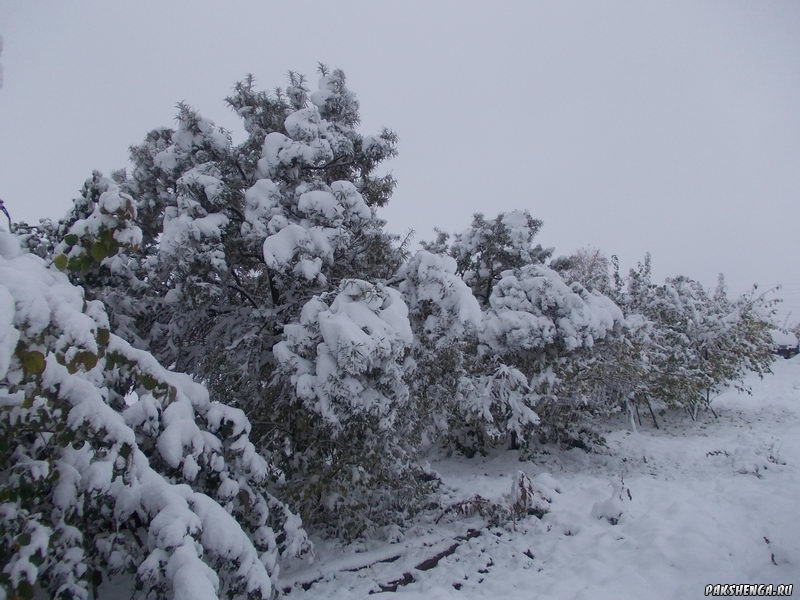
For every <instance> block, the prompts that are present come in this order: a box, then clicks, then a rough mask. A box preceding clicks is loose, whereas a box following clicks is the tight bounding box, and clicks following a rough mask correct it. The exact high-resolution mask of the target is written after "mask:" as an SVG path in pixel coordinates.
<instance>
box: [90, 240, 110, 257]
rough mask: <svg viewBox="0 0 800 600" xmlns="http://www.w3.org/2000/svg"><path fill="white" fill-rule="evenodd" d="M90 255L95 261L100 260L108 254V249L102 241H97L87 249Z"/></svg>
mask: <svg viewBox="0 0 800 600" xmlns="http://www.w3.org/2000/svg"><path fill="white" fill-rule="evenodd" d="M89 252H90V253H91V255H92V258H93V259H95V260H96V261H97V262H100V261H102V260H103V259H104V258H105V257H106V256H108V250H107V249H106V245H105V244H103V242H100V241H97V242H95V243H94V244H92V249H91V250H90V251H89Z"/></svg>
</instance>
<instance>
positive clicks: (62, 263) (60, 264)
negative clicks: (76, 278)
mask: <svg viewBox="0 0 800 600" xmlns="http://www.w3.org/2000/svg"><path fill="white" fill-rule="evenodd" d="M67 262H68V259H67V257H66V256H65V255H64V254H59V255H58V256H56V257H55V258H54V259H53V264H54V265H55V266H56V269H58V270H59V271H63V270H64V269H66V268H67Z"/></svg>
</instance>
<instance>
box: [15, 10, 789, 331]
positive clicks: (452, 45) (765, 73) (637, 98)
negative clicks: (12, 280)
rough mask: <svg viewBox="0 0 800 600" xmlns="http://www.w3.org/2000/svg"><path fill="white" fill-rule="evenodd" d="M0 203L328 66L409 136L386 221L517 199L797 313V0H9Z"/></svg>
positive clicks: (585, 234)
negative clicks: (754, 288) (238, 96)
mask: <svg viewBox="0 0 800 600" xmlns="http://www.w3.org/2000/svg"><path fill="white" fill-rule="evenodd" d="M0 34H2V36H3V38H4V48H3V54H2V55H0V64H2V67H3V74H4V77H3V87H2V88H0V197H2V198H3V199H4V200H5V201H6V204H7V206H8V207H9V209H10V210H11V211H12V215H13V216H14V217H15V219H18V220H21V219H24V220H29V221H32V220H35V219H37V218H38V217H40V216H50V217H58V216H61V215H62V214H63V213H64V212H65V211H66V209H67V208H68V203H69V201H70V199H71V198H72V197H74V195H75V194H76V192H77V190H78V189H79V188H80V185H81V183H82V181H83V180H84V179H85V178H86V177H87V176H89V174H90V173H91V170H92V169H100V170H103V171H106V172H108V171H109V170H111V169H113V168H118V167H120V166H124V165H125V164H126V161H127V147H128V145H130V144H132V143H137V142H139V141H140V140H141V139H142V138H143V137H144V134H145V133H146V132H147V131H148V130H149V129H151V128H153V127H156V126H158V125H170V124H172V123H173V116H174V105H175V103H176V102H177V101H178V100H186V101H187V102H189V103H190V104H192V105H194V106H195V107H196V108H197V109H199V110H200V112H201V113H202V114H203V115H204V116H206V117H208V118H211V119H212V120H214V121H216V122H217V123H218V124H220V125H223V126H225V127H227V128H229V129H232V130H233V131H234V135H235V136H236V135H237V132H239V131H240V130H241V128H240V125H239V124H238V122H237V120H236V118H235V116H234V115H233V114H232V113H231V112H230V111H228V110H227V108H226V107H225V105H224V103H223V98H224V97H225V96H226V95H227V94H228V93H229V91H230V90H231V88H232V85H233V83H234V82H235V81H237V80H238V79H240V78H241V77H242V76H243V75H244V74H245V73H248V72H252V73H253V74H255V76H256V79H257V81H258V82H259V83H260V84H262V85H263V86H265V87H269V88H271V87H274V86H275V85H279V84H284V83H285V80H286V77H285V73H286V71H287V70H288V69H294V70H298V71H301V72H305V73H307V74H308V75H310V76H312V80H313V81H314V82H315V81H316V75H315V73H314V68H315V65H316V62H317V61H318V60H322V61H324V62H326V63H328V64H330V65H332V66H337V67H341V68H342V69H344V70H345V72H346V73H347V75H348V80H349V83H350V86H351V88H352V89H353V90H355V92H356V93H357V94H358V96H359V99H360V101H361V106H362V120H363V128H362V129H363V130H364V131H367V132H372V131H377V130H378V129H379V128H380V127H382V126H384V125H385V126H389V127H391V128H392V129H394V130H395V131H397V132H398V134H399V136H400V156H399V157H398V158H397V159H396V160H395V161H393V164H392V165H391V170H392V171H393V172H394V174H395V176H396V177H397V179H398V180H399V186H398V188H397V192H396V194H395V197H394V199H393V202H392V203H391V205H390V206H389V207H388V208H387V209H385V210H384V211H383V216H384V218H386V219H387V220H388V222H389V227H390V229H392V230H395V231H398V232H402V231H404V230H406V229H408V228H414V229H415V230H416V231H417V232H418V233H417V239H420V238H422V239H427V238H429V237H430V236H431V231H432V228H433V226H439V227H442V228H444V229H447V230H450V231H458V230H461V229H463V228H464V227H466V225H467V224H468V223H469V221H470V218H471V214H472V213H473V212H477V211H482V212H484V213H486V214H488V215H492V214H495V213H496V212H498V211H501V210H509V209H514V208H526V209H528V210H530V211H531V212H532V213H533V214H534V215H535V216H537V217H539V218H541V219H543V220H544V222H545V225H544V229H543V231H542V235H541V242H542V243H543V244H545V245H551V246H555V247H556V250H557V254H562V253H568V252H571V251H573V250H575V249H577V248H579V247H581V246H586V245H590V246H595V247H598V248H600V249H602V250H604V251H605V252H607V253H609V254H611V253H616V254H618V255H619V256H620V258H621V260H622V262H623V265H629V264H633V263H635V261H636V260H639V259H640V258H641V257H642V256H643V255H644V253H645V252H646V251H650V252H652V254H653V260H654V267H655V272H656V275H658V276H659V277H663V276H667V275H671V274H677V273H682V274H686V275H689V276H691V277H695V278H697V279H699V280H701V281H703V282H704V283H706V284H708V285H711V284H713V282H714V281H715V279H716V273H718V272H719V271H723V272H725V273H726V275H727V276H728V280H729V283H730V284H731V288H732V289H734V290H735V291H741V290H743V289H745V288H746V286H747V285H748V284H750V283H752V282H758V283H760V284H761V285H762V286H771V285H774V284H777V283H782V284H784V290H783V292H782V294H783V296H784V297H785V299H786V303H785V305H784V308H783V311H782V312H784V313H786V312H787V311H789V310H791V311H792V313H793V314H792V319H791V320H794V321H797V320H800V261H798V254H800V252H798V241H799V240H800V2H796V1H791V0H789V1H785V2H777V1H768V0H763V1H758V2H754V1H745V2H736V1H725V2H699V1H691V2H674V1H671V2H648V1H642V0H636V1H630V2H620V1H617V2H593V1H588V0H587V1H584V2H569V1H566V2H563V1H559V2H556V1H552V2H538V1H536V2H534V1H520V2H510V1H509V2H481V3H478V2H465V1H462V2H439V1H432V2H421V1H419V2H414V1H409V2H402V3H401V2H374V1H366V0H365V1H363V2H297V1H295V2H283V3H267V2H238V1H232V2H224V3H223V2H211V1H208V2H197V1H194V2H172V1H170V2H167V1H164V2H160V1H158V2H156V1H139V2H125V3H122V2H111V1H107V0H106V1H97V2H83V1H80V2H78V1H75V2H46V1H39V0H35V1H34V0H3V1H2V2H1V3H0Z"/></svg>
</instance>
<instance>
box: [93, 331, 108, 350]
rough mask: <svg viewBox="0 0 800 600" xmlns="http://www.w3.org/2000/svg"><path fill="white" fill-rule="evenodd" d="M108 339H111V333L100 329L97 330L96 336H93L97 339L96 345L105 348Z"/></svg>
mask: <svg viewBox="0 0 800 600" xmlns="http://www.w3.org/2000/svg"><path fill="white" fill-rule="evenodd" d="M110 337H111V332H110V331H109V330H108V329H103V328H100V329H98V330H97V335H96V336H95V339H97V343H98V344H100V345H101V346H107V345H108V341H109V339H110Z"/></svg>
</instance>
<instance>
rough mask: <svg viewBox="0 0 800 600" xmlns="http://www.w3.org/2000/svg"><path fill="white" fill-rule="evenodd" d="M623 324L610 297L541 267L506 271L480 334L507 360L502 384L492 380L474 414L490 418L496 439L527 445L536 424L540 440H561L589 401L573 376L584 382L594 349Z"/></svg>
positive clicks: (488, 352) (485, 347)
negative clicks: (509, 435)
mask: <svg viewBox="0 0 800 600" xmlns="http://www.w3.org/2000/svg"><path fill="white" fill-rule="evenodd" d="M622 319H623V316H622V312H621V311H620V309H619V308H618V307H617V306H616V305H615V304H614V303H613V302H612V301H611V300H610V299H609V298H608V297H606V296H604V295H602V294H600V293H598V292H589V291H587V290H586V289H585V288H583V287H582V286H580V285H579V284H573V285H572V286H568V285H567V284H566V283H565V282H564V281H563V280H562V279H561V277H560V276H559V275H558V273H557V272H555V271H554V270H552V269H550V268H548V267H545V266H543V265H528V266H525V267H523V268H521V269H517V270H514V271H506V272H504V273H503V274H502V278H501V279H500V281H499V282H498V283H497V284H496V285H495V286H494V290H493V292H492V295H491V297H490V309H489V311H487V314H486V317H485V320H484V325H483V330H482V332H481V342H482V348H481V350H482V353H483V354H484V355H485V356H486V357H487V359H488V360H491V361H498V360H499V361H502V365H503V366H502V368H501V369H500V370H499V375H500V376H502V379H500V380H499V381H498V375H491V376H490V377H489V379H488V382H487V383H486V384H485V389H486V390H487V393H484V394H481V395H478V396H477V397H476V400H478V401H479V402H482V403H483V406H485V408H484V409H483V410H482V411H476V414H483V415H487V414H492V417H493V418H492V422H493V423H494V426H495V427H498V426H499V428H500V431H499V433H501V434H505V433H513V437H514V438H516V439H518V440H519V441H521V442H523V443H524V442H526V441H527V440H526V438H527V437H528V433H529V432H530V431H532V429H533V426H535V425H538V427H536V430H537V431H538V433H539V434H540V436H541V437H544V438H546V439H555V440H562V441H564V438H565V437H570V431H569V430H570V427H569V426H570V425H571V424H574V421H575V419H574V413H575V408H576V407H578V406H580V405H582V404H584V403H586V402H587V400H588V399H587V398H586V397H585V396H584V395H582V394H580V393H577V392H576V389H575V387H574V386H573V385H572V384H573V382H572V380H571V379H570V377H569V376H568V375H570V374H572V375H573V377H576V376H577V377H579V376H580V375H579V373H580V371H581V370H582V365H583V364H584V362H585V361H587V360H590V359H591V357H592V354H593V353H594V352H596V351H597V349H596V348H595V345H596V343H597V342H601V341H603V340H605V339H606V338H608V337H610V336H611V335H613V334H614V333H615V331H616V330H617V329H618V327H619V326H620V324H621V322H622ZM523 383H524V384H525V385H523ZM498 390H503V393H502V394H501V393H499V391H498ZM498 399H502V402H498V401H497V400H498ZM479 406H480V404H479ZM483 418H485V416H484V417H483Z"/></svg>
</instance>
